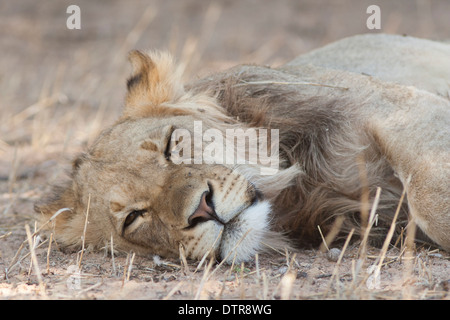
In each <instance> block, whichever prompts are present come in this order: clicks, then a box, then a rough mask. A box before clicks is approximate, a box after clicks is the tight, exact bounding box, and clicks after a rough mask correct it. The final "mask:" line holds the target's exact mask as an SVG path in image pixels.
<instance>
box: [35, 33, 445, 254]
mask: <svg viewBox="0 0 450 320" xmlns="http://www.w3.org/2000/svg"><path fill="white" fill-rule="evenodd" d="M372 37H373V39H374V40H373V41H374V42H373V43H374V46H375V47H376V48H383V50H381V49H380V50H378V53H377V54H373V52H372V49H371V47H369V46H368V44H370V43H372ZM389 47H391V48H392V50H387V49H386V48H389ZM449 47H450V46H449V45H445V44H438V43H434V42H429V41H426V40H418V39H414V38H400V37H394V36H385V35H380V36H362V37H354V38H349V39H345V40H342V42H337V43H336V44H332V45H330V46H328V47H324V48H323V50H322V51H321V49H319V50H317V51H314V52H312V53H310V54H306V55H304V56H300V57H298V58H296V59H294V60H293V61H291V62H290V63H287V64H286V65H284V66H281V67H279V68H277V69H272V68H267V67H259V66H237V67H235V68H232V69H230V70H227V71H225V72H222V73H219V74H215V75H212V76H210V77H207V78H205V79H201V80H199V81H196V82H193V83H190V84H189V85H188V86H187V87H186V88H183V86H182V85H181V82H180V81H179V75H178V74H177V72H176V71H175V70H173V66H171V64H170V59H168V58H167V57H166V56H161V55H152V56H151V57H149V56H147V55H145V54H142V53H139V52H134V53H133V54H132V55H131V58H130V59H131V61H132V63H133V65H134V74H133V76H132V77H131V78H130V80H129V82H128V89H129V91H128V96H127V104H126V106H125V110H124V115H123V117H122V118H121V119H120V120H119V122H118V123H117V124H116V125H114V126H113V127H112V128H110V129H107V130H106V131H105V132H104V133H103V134H102V135H101V136H100V137H99V138H98V139H97V141H96V142H95V143H94V145H93V146H92V147H91V148H90V150H89V151H88V152H87V153H86V154H84V155H83V156H81V157H80V158H78V159H77V160H76V161H75V163H74V172H73V176H72V180H71V182H70V185H69V186H68V187H66V188H64V189H62V191H59V192H58V193H57V196H56V198H55V199H54V200H52V201H49V202H47V204H46V205H43V206H41V207H39V209H38V210H40V211H42V212H44V213H45V214H47V217H49V216H51V215H52V214H53V213H54V212H56V211H57V210H58V209H60V208H63V207H70V208H72V213H67V212H66V213H63V214H62V216H60V217H57V218H56V234H57V236H59V239H60V241H61V242H62V244H63V245H66V246H77V245H79V243H80V240H79V239H80V237H81V234H80V232H81V230H82V228H81V226H82V225H84V220H85V215H84V214H83V213H85V212H86V210H87V205H88V203H89V207H90V209H89V212H90V214H89V218H90V224H89V228H90V230H91V231H90V232H91V233H90V234H89V233H88V234H87V236H86V241H87V242H88V243H91V244H93V245H104V242H105V241H109V240H110V239H111V237H113V238H114V243H115V244H116V245H117V246H118V248H121V249H123V250H134V251H137V252H139V253H142V254H150V253H154V254H160V255H165V256H174V255H175V256H176V255H177V254H178V250H179V245H180V244H181V245H182V246H183V247H184V248H185V250H186V252H187V255H188V256H189V257H191V258H201V257H202V256H203V255H204V254H205V253H207V252H208V251H211V252H212V253H213V254H216V255H217V256H219V257H220V258H221V259H227V260H228V261H231V260H232V259H233V254H236V258H237V260H246V259H249V258H251V257H252V255H254V253H256V252H258V251H260V250H262V249H263V247H264V245H268V246H271V247H275V248H277V247H278V248H280V247H282V246H283V245H284V244H285V242H284V241H285V238H284V236H281V234H287V235H288V236H289V238H290V242H291V243H292V244H293V245H294V246H296V245H305V244H307V243H314V241H315V239H317V238H318V231H317V225H320V226H321V228H322V230H324V231H325V232H326V231H327V228H329V227H330V225H331V224H332V223H333V221H335V218H336V217H344V219H343V221H344V222H343V230H345V229H346V228H347V229H348V228H352V227H355V225H358V224H364V222H361V219H362V218H361V215H360V212H361V211H362V212H365V211H366V210H367V208H364V206H365V205H368V203H372V201H373V198H374V196H375V190H376V188H377V187H380V188H381V193H380V201H379V204H378V213H379V215H380V218H381V221H385V223H384V225H383V223H381V225H380V227H379V228H383V227H386V225H387V226H389V224H390V222H391V220H392V217H393V215H394V212H395V208H396V207H397V205H398V202H399V199H400V195H401V193H402V191H403V189H405V190H406V193H407V200H405V202H404V205H403V209H402V212H403V213H404V215H405V216H406V214H407V213H409V215H410V216H411V217H412V218H413V219H414V220H415V222H416V223H417V224H418V225H419V227H420V228H421V229H422V230H423V231H424V232H425V234H426V235H427V236H428V237H430V238H431V239H432V240H434V241H435V242H436V243H438V244H439V245H441V246H442V247H444V248H445V249H450V163H449V161H450V138H449V137H450V101H449V99H448V97H449V96H448V95H445V93H446V90H447V93H448V90H449V88H450V74H449V72H450V71H449V70H450V65H449V63H450V49H449ZM405 48H406V49H405ZM421 50H425V51H426V54H427V55H428V57H429V55H432V54H433V52H434V53H436V59H437V60H436V61H437V62H436V63H435V62H434V61H433V60H431V59H430V58H428V59H422V57H423V55H422V54H421ZM383 52H384V54H383ZM424 55H425V54H424ZM347 57H352V59H353V57H355V58H354V59H353V60H352V59H347ZM356 57H357V58H356ZM418 57H420V58H418ZM371 59H373V60H371ZM386 59H387V60H386ZM438 59H439V60H438ZM352 61H354V63H352ZM369 61H370V66H368V67H367V68H364V67H365V66H367V64H368V63H369ZM445 66H447V67H445ZM441 67H442V69H440V68H441ZM361 73H364V74H361ZM406 85H408V86H406ZM411 85H414V86H415V87H413V86H411ZM418 88H420V89H418ZM422 89H423V90H422ZM195 121H197V123H198V121H201V123H202V125H203V131H205V130H206V131H207V130H213V129H214V130H218V132H225V131H226V130H227V129H230V128H237V127H242V128H261V127H262V128H267V129H277V130H279V152H280V170H279V171H278V172H277V173H276V174H274V175H271V176H262V175H261V174H260V171H259V170H257V169H258V168H260V167H261V166H263V165H261V164H258V165H256V166H255V165H253V164H248V165H235V164H204V163H203V164H200V163H199V164H196V163H190V164H185V163H182V164H175V163H174V160H173V159H172V158H170V156H168V155H167V150H168V149H173V146H172V145H171V144H170V136H171V134H172V133H173V132H174V130H173V129H174V128H177V129H179V128H182V129H183V130H185V131H186V132H190V133H192V134H193V135H194V136H195V132H196V127H195V126H196V125H195ZM168 139H169V140H168ZM172 139H173V137H172ZM203 139H205V138H204V137H203ZM258 139H259V138H258ZM167 143H169V144H167ZM193 152H194V153H195V151H193ZM366 191H367V193H366ZM366 195H367V197H368V198H369V201H368V203H367V202H366V203H365V202H364V201H362V199H364V197H365V196H366ZM136 212H137V213H136ZM363 217H364V215H363ZM364 219H365V218H363V220H364ZM127 221H128V222H127ZM89 228H88V229H89ZM235 250H236V251H235ZM233 252H236V253H233Z"/></svg>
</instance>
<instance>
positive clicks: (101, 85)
mask: <svg viewBox="0 0 450 320" xmlns="http://www.w3.org/2000/svg"><path fill="white" fill-rule="evenodd" d="M44 2H45V1H44ZM400 2H402V1H399V2H397V1H396V3H398V5H396V4H393V3H392V2H391V1H384V2H382V8H383V9H382V13H383V22H382V23H383V31H385V32H392V33H408V34H413V35H416V36H422V37H430V38H446V39H449V38H450V33H448V30H450V28H448V27H449V22H448V12H450V4H449V3H448V2H447V1H445V0H444V1H434V2H433V5H430V4H429V3H428V2H426V1H417V5H416V4H415V3H414V2H411V1H408V0H406V1H403V2H402V3H400ZM33 3H34V1H32V0H21V1H18V2H15V1H12V2H7V3H5V4H2V5H3V7H2V11H0V26H1V27H2V28H0V35H1V36H2V37H0V44H1V45H2V50H3V56H2V59H1V60H0V110H1V111H0V121H1V123H2V126H1V127H0V277H1V278H0V299H11V298H12V299H46V298H50V299H86V298H87V299H123V298H128V299H142V298H144V299H264V300H265V299H449V287H450V283H449V278H450V275H449V271H448V270H450V256H449V254H448V253H446V252H440V251H439V250H436V249H432V248H429V247H427V246H425V245H422V246H420V245H418V244H414V243H413V241H412V239H413V234H414V231H415V226H413V225H410V226H409V227H408V229H407V230H405V232H404V233H403V234H402V235H401V236H400V237H399V238H398V239H393V240H394V241H393V242H394V243H395V242H396V245H395V246H393V245H392V244H391V243H392V241H389V240H390V239H389V238H391V237H393V235H392V232H390V233H389V234H388V236H387V240H386V242H385V243H384V245H383V247H382V248H373V247H371V246H370V245H369V244H368V243H369V240H370V233H369V232H368V231H370V227H371V224H372V222H373V217H374V216H375V215H376V205H374V206H373V208H372V213H370V212H369V210H370V208H365V206H367V203H368V201H367V199H364V198H363V199H362V211H363V212H365V211H367V214H366V219H365V220H366V221H368V223H367V225H366V230H367V235H366V233H363V234H364V235H365V236H364V237H363V238H362V239H355V237H354V236H353V237H352V236H351V234H350V235H349V237H348V238H347V240H348V241H346V242H345V243H344V244H341V245H340V246H339V248H338V249H339V250H340V251H338V253H339V255H338V257H337V261H336V259H334V260H333V259H331V260H329V258H328V257H329V255H327V253H328V251H329V250H331V249H333V250H334V249H336V248H333V245H332V243H333V241H332V240H333V239H334V237H335V235H336V232H337V231H338V230H339V228H340V224H339V221H337V223H336V225H335V228H334V230H333V232H334V233H330V234H326V235H323V239H324V244H323V247H322V248H321V249H320V250H301V251H299V252H288V251H286V252H282V253H279V254H276V255H275V256H266V255H257V256H255V259H254V261H252V262H249V263H246V264H241V265H236V264H235V263H232V264H231V265H225V264H216V263H215V261H214V260H212V259H210V256H209V254H205V256H204V258H203V259H202V260H201V261H200V262H193V261H188V260H187V259H186V257H185V254H184V251H183V250H184V249H183V248H182V247H180V259H176V260H165V259H161V258H159V257H153V258H152V257H150V259H149V258H145V257H139V256H136V255H135V254H134V253H128V254H125V255H124V254H119V253H117V252H115V250H114V243H113V239H111V241H110V243H109V244H108V245H107V246H106V247H105V251H104V252H92V251H90V249H89V247H88V248H84V247H83V248H82V250H81V251H80V252H75V253H67V252H62V251H61V250H60V248H59V247H58V243H57V242H56V241H55V240H54V238H53V236H50V237H49V238H48V239H40V237H39V230H35V232H31V230H30V226H33V225H34V221H35V218H36V216H35V214H34V212H33V203H34V201H36V200H38V199H39V198H40V197H42V196H43V195H44V194H45V193H46V192H47V191H48V187H47V184H48V183H52V182H55V181H56V180H58V179H59V178H60V177H61V176H63V175H64V170H65V168H66V166H67V165H68V163H69V162H68V161H67V160H68V159H70V158H71V157H72V155H73V154H75V153H77V152H80V151H81V150H83V148H84V147H85V146H86V145H88V144H90V143H91V141H92V139H93V137H95V136H96V134H97V133H98V132H99V131H100V130H101V128H103V127H105V126H107V125H108V124H109V123H111V122H112V121H114V120H115V119H116V118H117V116H118V115H119V113H120V107H121V105H122V101H123V97H124V92H125V91H124V90H125V85H124V83H125V78H126V77H127V76H128V72H129V68H128V65H127V62H126V55H127V52H128V51H129V50H131V49H134V48H157V49H169V50H170V51H172V52H174V53H175V54H176V56H177V57H179V59H180V62H181V63H182V65H183V66H184V68H185V71H186V78H196V77H199V76H201V75H205V74H207V73H209V72H211V71H213V70H214V71H216V70H219V69H224V68H226V67H229V66H232V65H234V64H236V63H240V62H253V63H260V64H272V65H277V64H280V63H282V62H284V61H286V60H287V59H289V58H292V57H293V56H294V55H296V54H298V53H302V52H305V51H307V50H310V49H312V48H314V47H317V46H319V45H322V44H324V43H327V42H330V41H332V40H335V39H338V38H341V37H344V36H347V35H349V34H355V33H361V32H367V30H366V29H365V19H366V15H365V8H367V6H368V4H371V1H359V2H358V5H355V4H354V3H352V4H351V5H350V4H349V3H347V2H346V1H339V4H337V2H336V3H334V2H333V4H330V3H325V2H324V1H316V0H310V1H307V0H305V1H304V2H301V3H299V2H298V1H288V0H285V1H282V2H281V4H278V3H277V4H274V3H275V2H273V1H264V3H263V4H261V8H265V9H261V8H255V7H252V6H251V5H250V4H248V3H246V2H242V3H241V2H238V3H234V4H225V3H222V2H212V3H211V4H208V3H207V2H203V1H198V0H189V1H184V2H183V5H179V4H175V2H166V1H159V0H158V1H154V2H152V5H150V4H149V3H145V1H143V2H142V1H127V2H122V3H121V2H118V1H111V6H108V7H97V6H96V5H93V4H91V2H89V1H78V3H79V5H80V7H81V9H82V15H83V16H82V19H83V20H82V21H83V22H82V30H81V31H80V32H78V33H77V32H76V31H75V32H69V31H67V30H66V29H65V18H66V15H65V4H64V3H57V4H56V2H48V3H46V5H47V7H48V8H53V9H54V10H48V11H45V12H43V13H42V12H41V13H40V14H41V15H37V13H36V12H38V10H35V9H36V8H35V7H34V4H33ZM50 3H51V4H50ZM123 3H126V5H125V4H123ZM44 4H45V3H44ZM154 4H156V5H154ZM324 4H325V5H326V6H324ZM39 12H40V11H39ZM58 12H61V13H62V14H61V15H60V14H59V13H58ZM168 17H170V19H168ZM342 21H345V22H346V23H345V24H342V23H341V22H342ZM268 25H269V26H270V28H268V27H267V26H268ZM110 30H112V31H110ZM93 40H95V41H93ZM25 44H27V45H25ZM242 85H251V83H250V84H249V83H247V84H242ZM273 85H281V84H273ZM283 85H320V86H322V85H326V84H311V83H289V84H286V83H283ZM336 89H337V90H342V89H345V88H336ZM363 174H364V173H363V172H362V180H363ZM380 192H383V190H380ZM64 210H68V209H67V208H64V209H62V210H60V211H59V212H57V213H55V216H56V215H57V214H60V213H61V212H63V211H64ZM55 216H54V217H55ZM54 217H52V218H54ZM51 220H52V219H50V221H49V223H51ZM87 221H88V212H86V222H87ZM394 221H395V219H394ZM24 226H25V227H24ZM86 226H87V227H88V224H87V223H86ZM318 230H320V226H318ZM80 237H83V235H80ZM395 240H396V241H395ZM342 245H343V246H342ZM335 251H336V250H334V252H335Z"/></svg>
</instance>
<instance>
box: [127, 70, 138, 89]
mask: <svg viewBox="0 0 450 320" xmlns="http://www.w3.org/2000/svg"><path fill="white" fill-rule="evenodd" d="M141 80H142V74H141V73H138V74H135V75H133V76H131V77H130V78H129V79H128V80H127V89H128V90H131V89H132V88H133V87H135V86H136V85H137V84H138V83H139V82H141Z"/></svg>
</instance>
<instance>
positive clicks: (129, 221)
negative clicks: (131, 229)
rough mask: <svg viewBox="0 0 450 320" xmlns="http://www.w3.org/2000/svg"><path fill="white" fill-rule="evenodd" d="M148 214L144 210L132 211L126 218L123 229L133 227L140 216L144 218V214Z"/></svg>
mask: <svg viewBox="0 0 450 320" xmlns="http://www.w3.org/2000/svg"><path fill="white" fill-rule="evenodd" d="M146 212H147V210H145V209H143V210H133V211H131V212H130V213H129V214H128V215H127V217H126V218H125V222H124V223H123V228H124V229H125V228H127V227H128V226H129V225H131V224H132V223H133V222H134V221H136V219H137V218H138V217H140V216H142V215H143V214H145V213H146Z"/></svg>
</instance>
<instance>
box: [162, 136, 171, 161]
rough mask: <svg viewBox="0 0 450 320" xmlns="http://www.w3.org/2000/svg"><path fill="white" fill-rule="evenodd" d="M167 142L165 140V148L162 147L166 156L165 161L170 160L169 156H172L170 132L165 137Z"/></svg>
mask: <svg viewBox="0 0 450 320" xmlns="http://www.w3.org/2000/svg"><path fill="white" fill-rule="evenodd" d="M166 139H167V142H166V148H165V149H164V158H166V160H167V161H170V157H171V156H172V150H171V148H170V147H171V145H172V133H171V134H170V135H169V136H168V137H167V138H166Z"/></svg>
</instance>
